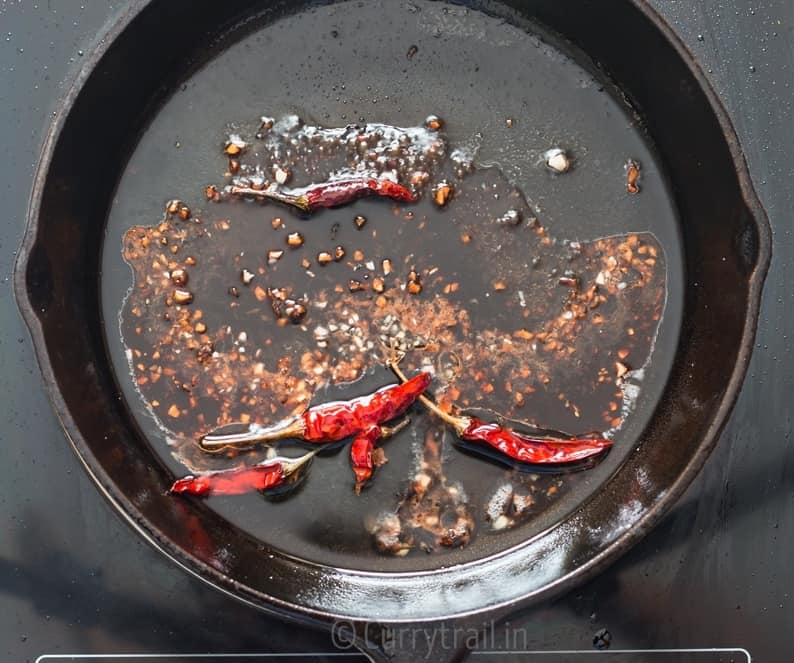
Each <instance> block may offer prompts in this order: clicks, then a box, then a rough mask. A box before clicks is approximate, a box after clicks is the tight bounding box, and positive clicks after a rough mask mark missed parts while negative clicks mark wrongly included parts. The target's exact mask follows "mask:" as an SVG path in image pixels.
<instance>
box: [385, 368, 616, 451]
mask: <svg viewBox="0 0 794 663" xmlns="http://www.w3.org/2000/svg"><path fill="white" fill-rule="evenodd" d="M389 366H390V367H391V369H392V370H393V371H394V373H395V374H396V375H397V377H399V378H400V379H401V380H405V379H406V378H405V375H404V374H403V372H402V370H400V368H399V366H398V365H397V362H396V361H394V360H393V359H390V360H389ZM419 400H420V401H421V402H422V403H423V404H424V405H425V406H426V407H427V408H428V409H429V410H430V411H431V412H433V413H434V414H435V415H437V416H438V417H440V418H441V419H442V420H444V421H445V422H446V423H448V424H450V425H451V426H452V427H453V428H454V429H455V432H456V433H457V435H458V437H460V438H461V439H462V440H468V441H470V442H477V443H485V444H486V445H488V446H490V447H492V448H493V449H496V450H497V451H499V452H500V453H502V454H504V455H505V456H507V457H508V458H512V459H513V460H516V461H519V462H521V463H528V464H532V465H561V464H565V463H575V462H577V461H580V460H584V459H585V458H590V457H591V456H596V455H598V454H600V453H603V452H604V451H606V450H607V449H608V448H609V447H611V446H612V441H611V440H607V439H606V438H602V437H592V438H571V439H566V438H549V437H534V436H530V435H525V434H523V433H519V432H517V431H515V430H513V429H512V428H507V427H505V426H501V425H499V424H497V423H493V422H486V421H483V420H482V419H478V418H477V417H464V416H455V415H452V414H449V413H448V412H444V411H443V410H442V409H441V408H440V407H438V405H436V404H435V403H434V402H433V401H431V400H430V399H429V398H427V397H425V396H419Z"/></svg>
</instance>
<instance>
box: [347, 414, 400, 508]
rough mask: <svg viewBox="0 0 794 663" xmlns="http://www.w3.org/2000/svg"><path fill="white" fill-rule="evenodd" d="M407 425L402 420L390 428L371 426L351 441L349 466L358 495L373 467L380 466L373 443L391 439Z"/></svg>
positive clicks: (370, 475)
mask: <svg viewBox="0 0 794 663" xmlns="http://www.w3.org/2000/svg"><path fill="white" fill-rule="evenodd" d="M408 423H409V420H408V419H404V420H403V421H401V422H400V423H399V424H397V425H396V426H394V427H392V428H387V427H385V426H373V427H372V428H370V429H368V430H365V431H363V432H362V433H360V434H358V435H357V436H356V437H355V438H354V439H353V444H351V445H350V464H351V465H352V467H353V473H354V474H355V476H356V493H360V492H361V488H362V487H363V486H364V484H365V483H366V482H367V481H369V480H370V478H371V477H372V472H373V470H374V469H375V466H376V465H380V464H382V462H381V463H378V462H377V460H376V459H375V458H374V453H373V451H374V449H375V443H376V442H377V441H378V440H382V439H385V438H387V437H391V436H392V435H394V434H395V433H397V432H399V431H400V430H402V429H403V428H405V427H406V426H407V425H408Z"/></svg>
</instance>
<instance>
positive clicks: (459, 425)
mask: <svg viewBox="0 0 794 663" xmlns="http://www.w3.org/2000/svg"><path fill="white" fill-rule="evenodd" d="M388 363H389V368H391V370H392V371H394V374H395V375H396V376H397V377H398V378H400V380H402V381H403V382H408V378H407V377H406V375H405V373H403V372H402V370H401V369H400V367H399V366H398V365H397V362H396V361H395V360H394V359H392V358H390V359H389V362H388ZM419 400H420V401H421V402H422V404H423V405H424V406H425V407H426V408H427V409H428V410H430V411H431V412H432V413H433V414H435V415H436V416H437V417H439V418H440V419H442V420H443V421H445V422H446V423H448V424H450V425H451V426H452V427H453V428H454V429H455V430H456V431H457V432H458V434H460V433H462V432H463V431H464V430H466V428H468V425H469V422H468V420H467V419H466V418H465V417H456V416H454V415H451V414H449V413H448V412H444V410H442V409H441V408H440V407H438V405H436V404H435V403H434V402H433V401H431V400H430V399H429V398H428V397H427V396H424V395H421V396H419Z"/></svg>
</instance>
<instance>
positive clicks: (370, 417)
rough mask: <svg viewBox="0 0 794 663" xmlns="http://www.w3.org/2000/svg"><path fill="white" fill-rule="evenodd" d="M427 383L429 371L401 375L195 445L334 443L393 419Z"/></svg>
mask: <svg viewBox="0 0 794 663" xmlns="http://www.w3.org/2000/svg"><path fill="white" fill-rule="evenodd" d="M429 384H430V374H429V373H419V374H418V375H416V376H414V377H412V378H411V379H410V380H409V379H408V378H404V379H403V384H392V385H389V386H386V387H383V388H382V389H378V390H377V391H376V392H374V393H372V394H369V395H367V396H360V397H358V398H353V399H351V400H349V401H336V402H332V403H324V404H322V405H315V406H314V407H310V408H309V409H308V410H306V411H305V412H304V413H303V414H301V415H298V416H297V417H293V418H292V419H288V420H286V421H283V422H280V423H278V424H275V425H273V426H259V425H257V424H254V425H251V426H249V427H248V430H246V431H244V432H242V433H226V434H224V433H219V432H218V431H217V429H216V432H214V433H211V434H209V435H205V436H204V437H203V438H202V439H201V440H200V441H199V447H200V448H201V449H202V450H203V451H207V452H217V451H222V450H223V449H225V448H227V447H232V448H234V447H247V446H250V445H252V444H254V443H258V442H271V441H274V440H281V439H284V438H288V437H294V438H298V439H301V440H305V441H307V442H315V443H326V442H338V441H339V440H343V439H344V438H346V437H349V436H351V435H357V434H359V433H363V432H365V431H368V430H369V429H371V428H372V427H373V426H380V425H381V424H383V423H386V422H387V421H391V420H392V419H395V418H397V417H398V416H400V415H401V414H402V413H403V412H405V411H406V410H407V409H408V408H409V407H410V406H411V405H412V404H413V402H414V401H415V400H416V399H417V398H418V397H419V396H420V395H421V394H422V392H423V391H424V390H425V389H427V387H428V385H429Z"/></svg>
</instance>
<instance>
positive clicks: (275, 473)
mask: <svg viewBox="0 0 794 663" xmlns="http://www.w3.org/2000/svg"><path fill="white" fill-rule="evenodd" d="M317 451H319V450H315V451H310V452H309V453H307V454H304V455H303V456H301V457H300V458H271V459H270V460H266V461H265V462H263V463H259V464H257V465H251V466H250V467H237V468H234V469H233V470H220V471H218V472H205V473H203V474H197V475H194V474H189V475H188V476H186V477H183V478H181V479H178V480H177V481H175V482H174V483H173V485H172V486H171V489H170V491H169V492H172V493H180V494H187V495H201V496H206V495H242V494H243V493H250V492H253V491H255V490H260V491H264V490H270V489H271V488H276V487H277V486H281V485H282V484H283V483H284V482H285V481H286V480H287V478H288V477H290V476H291V475H292V474H294V473H295V472H296V471H298V470H299V469H301V468H303V467H304V466H306V465H307V464H308V462H309V461H310V460H311V459H312V457H313V456H314V454H316V453H317Z"/></svg>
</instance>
